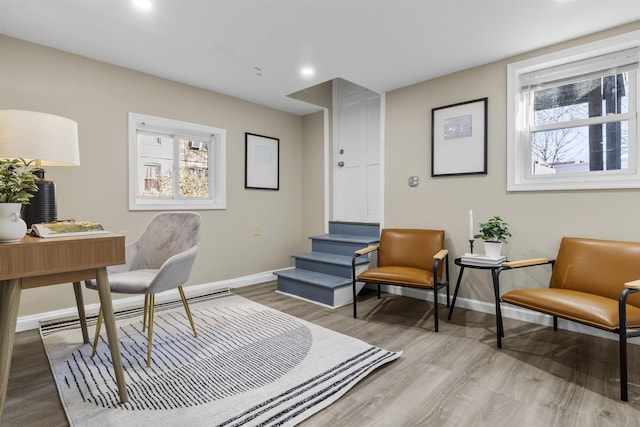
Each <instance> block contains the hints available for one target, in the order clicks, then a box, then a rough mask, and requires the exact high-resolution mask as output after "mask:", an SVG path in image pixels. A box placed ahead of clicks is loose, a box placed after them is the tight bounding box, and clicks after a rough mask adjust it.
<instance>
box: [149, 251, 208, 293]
mask: <svg viewBox="0 0 640 427" xmlns="http://www.w3.org/2000/svg"><path fill="white" fill-rule="evenodd" d="M197 254H198V246H197V245H196V246H193V247H191V248H189V249H187V250H186V251H184V252H180V253H178V254H175V255H174V256H172V257H171V258H169V259H168V260H166V261H165V262H164V264H162V266H161V267H160V269H159V270H158V273H157V274H156V277H155V278H154V279H153V281H152V282H151V284H150V285H149V289H150V291H151V292H152V293H158V292H162V291H166V290H169V289H173V288H177V287H178V286H181V285H184V284H185V283H186V282H187V280H189V276H190V275H191V268H192V267H193V263H194V261H195V260H196V255H197Z"/></svg>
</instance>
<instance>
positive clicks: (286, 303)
mask: <svg viewBox="0 0 640 427" xmlns="http://www.w3.org/2000/svg"><path fill="white" fill-rule="evenodd" d="M234 292H235V293H236V294H239V295H241V296H244V297H246V298H249V299H251V300H254V301H256V302H259V303H261V304H264V305H267V306H270V307H273V308H275V309H277V310H280V311H283V312H286V313H289V314H291V315H293V316H296V317H299V318H301V319H305V320H307V321H310V322H313V323H316V324H318V325H321V326H324V327H326V328H329V329H333V330H335V331H338V332H341V333H344V334H346V335H350V336H352V337H356V338H359V339H361V340H364V341H366V342H368V343H370V344H373V345H377V346H379V347H382V348H384V349H387V350H393V351H403V354H402V356H401V358H400V359H398V360H396V361H394V362H392V363H390V364H388V365H386V366H384V367H382V368H380V369H378V370H376V371H375V372H373V373H371V374H370V375H369V376H368V377H367V378H365V379H364V380H362V381H361V382H360V383H358V384H357V385H356V386H355V387H354V388H352V389H351V390H350V391H349V392H348V393H347V394H346V395H345V396H343V397H342V398H341V399H340V400H338V401H337V402H335V403H334V404H332V405H331V406H329V407H328V408H326V409H324V410H322V411H321V412H319V413H318V414H316V415H314V416H312V417H311V418H309V419H308V420H307V421H305V422H304V423H302V424H301V425H302V426H305V427H308V426H345V427H349V426H353V427H360V426H384V427H387V426H544V427H548V426H576V427H585V426H598V427H600V426H638V425H640V346H637V345H631V346H630V347H631V348H630V352H629V372H630V388H629V402H626V403H625V402H621V401H620V400H619V380H618V379H617V375H618V352H617V341H615V340H608V339H604V338H596V337H591V336H587V335H583V334H577V333H573V332H568V331H562V330H560V331H558V332H553V330H552V329H551V328H549V327H544V326H539V325H534V324H530V323H524V322H519V321H514V320H511V319H505V335H506V337H505V339H504V344H503V347H504V348H503V349H502V350H498V349H497V348H496V341H495V318H494V316H491V315H488V314H484V313H478V312H473V311H468V310H464V309H459V308H456V310H455V312H454V316H453V319H452V320H451V321H450V322H448V321H446V310H444V309H443V307H442V306H441V310H440V320H441V321H440V332H439V333H434V332H433V317H432V316H433V313H432V310H431V308H432V307H431V305H430V304H429V303H427V302H425V301H420V300H416V299H411V298H406V297H399V296H395V295H389V294H383V298H382V299H381V300H377V299H376V297H375V294H374V293H369V294H368V295H366V296H365V297H364V298H363V299H362V302H361V303H359V304H358V312H359V316H360V317H359V318H358V319H353V317H352V306H347V307H342V308H339V309H335V310H331V309H328V308H323V307H319V306H317V305H314V304H311V303H307V302H304V301H301V300H298V299H294V298H290V297H287V296H284V295H280V294H278V293H276V292H275V284H274V283H268V284H262V285H255V286H249V287H244V288H239V289H236V290H234ZM359 301H360V300H359ZM2 425H3V426H7V427H8V426H20V427H37V426H43V427H44V426H46V427H56V426H67V425H68V424H67V420H66V417H65V414H64V410H63V409H62V406H61V404H60V401H59V398H58V393H57V390H56V386H55V383H54V381H53V377H52V375H51V372H50V369H49V364H48V362H47V359H46V355H45V353H44V348H43V346H42V342H41V340H40V336H39V333H38V332H37V331H27V332H21V333H19V334H17V336H16V343H15V348H14V352H13V360H12V365H11V375H10V379H9V389H8V395H7V402H6V405H5V413H4V418H3V420H2Z"/></svg>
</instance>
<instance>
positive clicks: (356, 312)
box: [351, 276, 358, 319]
mask: <svg viewBox="0 0 640 427" xmlns="http://www.w3.org/2000/svg"><path fill="white" fill-rule="evenodd" d="M354 277H355V276H354ZM351 287H352V289H353V318H354V319H357V318H358V310H357V308H356V280H355V279H353V281H352V283H351Z"/></svg>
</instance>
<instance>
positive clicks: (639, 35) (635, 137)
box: [507, 31, 640, 191]
mask: <svg viewBox="0 0 640 427" xmlns="http://www.w3.org/2000/svg"><path fill="white" fill-rule="evenodd" d="M638 46H640V31H633V32H630V33H626V34H622V35H620V36H615V37H611V38H607V39H603V40H600V41H597V42H593V43H589V44H585V45H582V46H578V47H574V48H570V49H566V50H562V51H558V52H554V53H551V54H547V55H542V56H538V57H535V58H530V59H526V60H523V61H519V62H515V63H512V64H509V65H508V66H507V191H538V190H582V189H607V188H640V155H639V153H640V150H639V145H640V135H639V132H638V128H639V126H638V109H640V107H639V106H638V103H639V101H640V72H636V76H637V78H636V84H635V87H634V88H633V90H634V93H635V98H634V96H633V95H632V94H629V111H630V112H632V113H633V114H632V117H631V119H630V120H629V147H628V150H629V153H628V154H629V163H628V168H627V169H625V170H615V171H598V172H584V173H566V174H564V173H563V174H544V175H533V174H532V173H531V166H530V164H531V163H530V158H531V157H530V156H531V154H530V152H531V149H530V147H529V144H530V142H529V136H528V133H527V132H526V129H525V127H526V125H525V123H526V120H525V117H526V116H525V115H526V114H528V113H529V111H528V105H527V103H526V100H525V99H524V98H525V96H524V95H523V94H522V93H521V90H520V77H521V76H522V75H523V74H529V73H533V72H535V71H537V70H544V69H547V68H550V67H557V66H563V65H565V64H570V63H573V62H576V61H581V60H585V59H589V58H594V57H597V56H601V55H606V54H609V53H613V52H618V51H622V50H625V49H631V48H634V47H638Z"/></svg>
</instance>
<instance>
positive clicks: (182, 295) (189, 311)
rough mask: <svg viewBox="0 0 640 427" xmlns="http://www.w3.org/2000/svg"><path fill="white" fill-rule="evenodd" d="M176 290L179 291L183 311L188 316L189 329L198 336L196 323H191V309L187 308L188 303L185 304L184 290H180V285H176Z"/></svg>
mask: <svg viewBox="0 0 640 427" xmlns="http://www.w3.org/2000/svg"><path fill="white" fill-rule="evenodd" d="M178 292H180V298H182V305H184V311H186V312H187V317H188V318H189V323H191V329H192V330H193V336H194V337H196V338H198V333H197V332H196V325H195V323H193V317H191V310H189V304H187V299H186V298H185V296H184V291H183V290H182V285H180V286H178Z"/></svg>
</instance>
